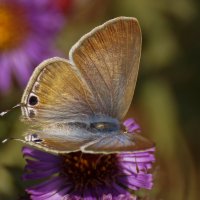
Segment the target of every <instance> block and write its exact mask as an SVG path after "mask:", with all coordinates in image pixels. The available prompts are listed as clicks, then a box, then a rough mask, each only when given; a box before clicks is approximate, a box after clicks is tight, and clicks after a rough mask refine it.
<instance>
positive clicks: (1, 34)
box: [0, 4, 29, 51]
mask: <svg viewBox="0 0 200 200" xmlns="http://www.w3.org/2000/svg"><path fill="white" fill-rule="evenodd" d="M28 30H29V27H28V22H27V18H26V16H25V10H24V9H22V8H21V7H19V6H18V5H15V4H12V5H11V4H0V51H6V50H9V49H13V48H15V47H17V46H18V45H19V44H20V43H21V42H22V40H24V38H25V36H26V35H27V33H28Z"/></svg>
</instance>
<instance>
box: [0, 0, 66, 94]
mask: <svg viewBox="0 0 200 200" xmlns="http://www.w3.org/2000/svg"><path fill="white" fill-rule="evenodd" d="M52 2H53V0H42V1H41V0H34V1H27V0H1V1H0V90H1V91H4V92H5V91H6V90H8V89H9V87H10V85H11V77H12V76H13V75H14V77H15V79H16V80H17V82H18V83H19V84H20V85H24V84H26V82H27V80H28V78H29V76H30V74H31V72H32V70H33V66H36V65H38V64H39V63H40V62H41V61H42V60H44V59H47V58H49V57H51V56H55V55H58V51H56V50H55V47H54V44H53V41H54V39H55V36H56V35H57V33H58V31H59V30H60V28H61V27H62V25H63V22H64V18H63V16H62V15H61V14H60V13H59V12H58V10H57V9H56V8H54V7H55V6H53V5H54V4H53V3H52Z"/></svg>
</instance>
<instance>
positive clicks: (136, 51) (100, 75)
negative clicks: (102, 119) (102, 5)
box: [70, 17, 141, 119]
mask: <svg viewBox="0 0 200 200" xmlns="http://www.w3.org/2000/svg"><path fill="white" fill-rule="evenodd" d="M140 52H141V31H140V27H139V24H138V22H137V20H136V19H134V18H127V17H121V18H117V19H114V20H110V21H108V22H106V23H105V24H103V25H102V26H99V27H97V28H95V29H94V30H93V31H91V32H90V33H88V34H86V35H85V36H83V37H82V38H81V39H80V40H79V42H78V43H76V44H75V45H74V46H73V47H72V49H71V51H70V58H71V60H73V62H74V63H75V65H76V67H77V68H78V69H79V70H80V73H81V75H82V77H83V78H84V79H85V80H86V82H87V84H88V86H89V88H90V89H91V91H92V92H93V93H94V95H95V96H96V97H97V98H96V104H97V105H98V108H99V109H101V110H98V111H97V112H102V113H104V114H106V115H109V116H112V117H115V118H118V119H122V118H123V117H124V115H125V114H126V113H127V111H128V108H129V106H130V103H131V100H132V97H133V93H134V88H135V83H136V79H137V74H138V68H139V60H140Z"/></svg>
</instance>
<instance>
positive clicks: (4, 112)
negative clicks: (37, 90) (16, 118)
mask: <svg viewBox="0 0 200 200" xmlns="http://www.w3.org/2000/svg"><path fill="white" fill-rule="evenodd" d="M21 106H24V105H23V104H22V103H18V104H17V105H15V106H13V107H12V108H11V109H9V110H6V111H3V112H1V113H0V116H1V117H3V116H4V115H5V114H7V113H8V112H10V111H11V110H13V109H14V108H18V107H21Z"/></svg>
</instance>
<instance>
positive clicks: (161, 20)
mask: <svg viewBox="0 0 200 200" xmlns="http://www.w3.org/2000/svg"><path fill="white" fill-rule="evenodd" d="M199 7H200V2H199V1H198V0H196V1H195V0H193V1H191V0H178V1H171V0H160V1H157V0H152V1H145V0H123V1H122V0H115V1H114V0H110V1H106V0H58V1H53V0H44V1H40V0H35V1H24V0H6V1H3V0H1V1H0V111H4V110H6V109H9V108H11V107H12V106H14V105H16V104H17V103H19V102H20V99H21V96H22V93H23V89H24V88H25V86H26V83H27V80H28V78H29V77H30V74H31V73H32V71H33V70H34V68H35V67H36V66H37V65H38V64H39V63H40V62H41V61H42V60H44V59H46V58H49V57H52V56H61V57H68V52H69V49H70V47H71V46H72V45H73V44H74V43H75V42H76V41H77V40H78V39H79V38H80V37H81V36H82V35H83V34H85V33H87V32H88V31H90V30H91V29H92V28H94V27H95V26H97V25H100V24H101V23H103V22H105V21H107V20H109V19H111V18H114V17H117V16H134V17H136V18H138V20H139V22H140V25H141V28H142V32H143V50H142V58H141V66H140V72H139V77H138V82H137V87H136V91H135V95H134V98H133V103H132V105H131V108H130V111H129V113H128V115H127V117H134V118H135V119H136V121H137V122H138V123H139V124H140V125H141V127H142V130H143V133H144V134H145V135H146V137H148V138H150V139H151V140H153V141H155V143H156V148H157V152H156V157H157V162H156V163H155V167H154V177H155V178H154V179H155V180H154V182H155V184H154V188H153V190H152V191H150V192H148V193H146V192H145V191H141V192H140V195H141V196H145V195H146V194H147V196H146V199H149V200H150V199H152V200H154V199H156V200H157V199H159V200H196V199H199V194H198V193H197V192H198V189H199V187H198V186H199V185H200V170H199V169H200V168H199V167H200V156H199V146H200V112H199V111H200V109H199V102H200V92H199V91H200V78H199V74H200V68H199V67H198V66H199V59H200V54H199V52H200V42H199V35H200V25H199V21H200V12H199ZM19 116H20V109H15V110H12V112H10V113H8V114H7V115H5V116H3V117H1V118H0V140H1V141H2V140H3V139H5V138H9V137H20V136H21V135H22V134H23V132H24V130H25V127H24V125H23V124H22V123H21V122H20V120H19ZM21 147H22V144H21V143H18V142H14V141H11V142H8V143H6V144H0V199H1V200H13V199H19V197H20V195H22V194H23V191H24V188H25V185H24V183H22V181H21V174H22V172H23V166H24V164H25V163H24V160H23V158H22V154H21Z"/></svg>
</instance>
